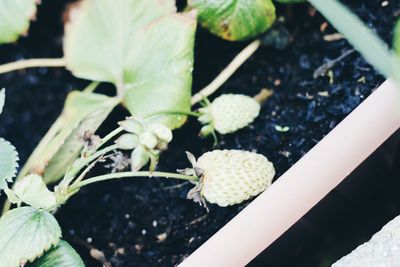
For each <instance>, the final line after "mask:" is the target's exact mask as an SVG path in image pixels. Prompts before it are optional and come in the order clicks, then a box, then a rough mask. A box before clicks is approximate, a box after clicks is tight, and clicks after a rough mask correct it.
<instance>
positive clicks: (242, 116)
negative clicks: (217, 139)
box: [199, 94, 260, 136]
mask: <svg viewBox="0 0 400 267" xmlns="http://www.w3.org/2000/svg"><path fill="white" fill-rule="evenodd" d="M199 113H200V114H201V116H200V118H199V121H200V122H201V123H203V124H206V126H208V125H210V126H211V127H212V129H213V130H216V131H217V132H218V133H220V134H227V133H233V132H236V131H237V130H239V129H241V128H244V127H246V126H248V125H249V124H250V123H252V122H253V121H254V119H255V118H256V117H257V116H258V114H259V113H260V103H258V102H257V101H256V100H254V99H253V98H252V97H249V96H246V95H240V94H225V95H221V96H220V97H218V98H216V99H215V100H214V101H213V102H212V103H211V104H209V105H208V106H206V107H203V108H200V109H199ZM210 132H211V131H210V128H209V127H204V129H202V134H203V135H204V136H206V135H208V134H209V133H210Z"/></svg>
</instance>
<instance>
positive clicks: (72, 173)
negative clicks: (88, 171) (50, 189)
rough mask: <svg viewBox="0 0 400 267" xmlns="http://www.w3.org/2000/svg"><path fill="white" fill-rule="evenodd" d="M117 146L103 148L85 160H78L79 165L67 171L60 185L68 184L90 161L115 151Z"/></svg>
mask: <svg viewBox="0 0 400 267" xmlns="http://www.w3.org/2000/svg"><path fill="white" fill-rule="evenodd" d="M117 148H118V146H117V145H111V146H108V147H105V148H103V149H101V150H99V151H97V152H96V153H94V154H92V155H90V156H89V157H87V158H84V159H79V160H80V161H79V163H78V164H76V166H74V165H73V166H72V167H71V169H70V170H69V171H67V173H66V174H65V176H64V178H63V180H62V181H61V183H67V184H69V183H70V182H71V181H72V180H73V179H74V177H76V175H77V174H78V173H79V172H80V171H81V170H82V169H83V168H84V167H85V166H87V165H89V164H90V163H91V162H92V161H94V160H96V159H98V158H99V157H101V156H103V155H105V154H106V153H108V152H111V151H113V150H115V149H117Z"/></svg>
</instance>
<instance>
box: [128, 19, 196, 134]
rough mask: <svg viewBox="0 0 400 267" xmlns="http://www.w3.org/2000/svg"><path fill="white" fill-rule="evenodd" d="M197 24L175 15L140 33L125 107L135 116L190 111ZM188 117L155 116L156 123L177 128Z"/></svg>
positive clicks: (136, 39)
mask: <svg viewBox="0 0 400 267" xmlns="http://www.w3.org/2000/svg"><path fill="white" fill-rule="evenodd" d="M195 27H196V24H195V20H194V19H193V18H192V17H191V14H185V15H173V16H167V17H164V18H162V19H160V20H159V21H158V22H157V23H155V24H153V25H151V26H149V27H147V28H146V29H145V30H143V31H140V32H138V33H137V35H136V38H134V41H133V42H134V43H135V44H136V48H135V49H133V50H132V51H131V52H130V54H129V57H128V62H129V64H128V66H129V69H131V70H132V71H131V72H127V73H126V76H125V82H126V83H127V84H126V93H125V98H124V104H125V105H126V107H127V108H128V109H129V111H130V112H131V114H132V115H140V116H145V115H148V114H150V113H154V112H157V111H165V110H182V111H190V109H191V104H190V98H191V87H192V69H193V46H194V33H195ZM185 119H186V116H181V115H178V116H170V115H167V116H158V117H157V116H154V117H153V122H158V123H163V124H165V125H166V126H168V127H170V128H178V127H179V126H181V125H182V124H183V123H184V122H185Z"/></svg>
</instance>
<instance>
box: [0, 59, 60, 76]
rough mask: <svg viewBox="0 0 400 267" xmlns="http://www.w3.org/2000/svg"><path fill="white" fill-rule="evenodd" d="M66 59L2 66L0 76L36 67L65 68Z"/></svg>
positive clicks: (33, 60) (18, 62) (41, 60)
mask: <svg viewBox="0 0 400 267" xmlns="http://www.w3.org/2000/svg"><path fill="white" fill-rule="evenodd" d="M64 66H65V59H64V58H33V59H25V60H19V61H15V62H11V63H6V64H3V65H0V74H3V73H7V72H10V71H15V70H21V69H26V68H35V67H64Z"/></svg>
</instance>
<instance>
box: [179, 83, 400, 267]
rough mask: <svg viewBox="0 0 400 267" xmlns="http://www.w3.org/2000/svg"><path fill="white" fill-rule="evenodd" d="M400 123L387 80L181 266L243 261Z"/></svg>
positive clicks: (399, 95) (399, 102) (398, 103)
mask: <svg viewBox="0 0 400 267" xmlns="http://www.w3.org/2000/svg"><path fill="white" fill-rule="evenodd" d="M399 127H400V91H399V90H398V89H397V88H396V86H395V85H394V82H392V81H390V80H387V81H386V82H384V83H383V84H382V85H381V86H380V87H379V88H378V89H376V90H375V91H374V92H373V93H372V94H371V95H370V96H369V97H368V98H367V99H366V100H365V101H364V102H363V103H362V104H360V105H359V106H358V107H357V108H356V109H355V110H354V111H353V112H352V113H350V114H349V115H348V116H347V117H346V118H345V119H344V120H343V121H342V122H341V123H340V124H338V125H337V126H336V127H335V128H334V129H333V130H332V131H331V132H330V133H329V134H328V135H327V136H326V137H325V138H323V139H322V140H321V141H320V142H319V143H318V144H317V145H316V146H315V147H314V148H312V149H311V150H310V151H309V152H308V153H307V154H306V155H305V156H304V157H303V158H301V159H300V160H299V161H298V162H297V163H296V164H295V165H293V166H292V167H291V168H290V169H289V170H288V171H287V172H286V173H285V174H283V175H282V176H281V177H280V178H279V179H278V180H277V181H276V182H275V183H273V185H272V186H271V187H270V188H269V189H268V190H266V191H265V192H264V193H262V194H261V195H260V196H259V197H257V198H256V199H255V200H254V201H252V202H251V204H249V205H248V206H247V207H246V208H245V209H244V210H243V211H241V212H240V213H239V214H238V215H236V216H235V217H234V218H233V219H232V220H231V221H230V222H229V223H227V224H226V225H225V226H224V227H223V228H221V229H220V230H219V231H218V232H217V233H216V234H215V235H214V236H212V237H211V238H210V239H209V240H208V241H206V242H205V243H204V244H203V245H202V246H201V247H200V248H198V249H197V250H196V251H195V252H194V253H192V254H191V255H190V256H189V257H188V258H186V259H185V260H184V261H183V262H182V263H181V264H180V265H179V266H180V267H197V266H199V267H200V266H201V267H204V266H218V267H225V266H226V267H233V266H245V265H246V264H247V263H249V262H250V261H251V260H252V259H253V258H255V257H256V256H257V255H258V254H259V253H260V252H261V251H263V250H264V249H265V248H266V247H268V246H269V245H270V244H271V243H272V242H274V241H275V240H276V239H277V238H278V237H279V236H281V235H282V234H283V233H284V232H285V231H286V230H288V229H289V228H290V227H291V226H292V225H293V224H294V223H296V222H297V221H298V220H299V219H300V218H301V217H302V216H303V215H305V214H306V213H307V212H308V211H309V210H310V209H311V208H312V207H313V206H314V205H315V204H317V203H318V202H319V201H320V200H321V199H322V198H324V196H326V195H327V194H328V193H329V192H330V191H331V190H332V189H333V188H335V187H336V186H337V185H338V184H339V183H340V182H341V181H342V180H344V179H345V178H346V177H347V176H348V175H349V174H350V173H351V172H352V171H353V170H354V169H355V168H356V167H357V166H358V165H359V164H361V163H362V162H363V161H364V160H365V159H366V158H367V157H368V156H369V155H370V154H371V153H372V152H373V151H375V150H376V149H377V148H378V147H379V146H380V145H381V144H382V143H383V142H384V141H385V140H386V139H387V138H389V137H390V135H392V134H393V133H394V132H395V131H396V130H397V129H398V128H399ZM327 212H329V211H327Z"/></svg>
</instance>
